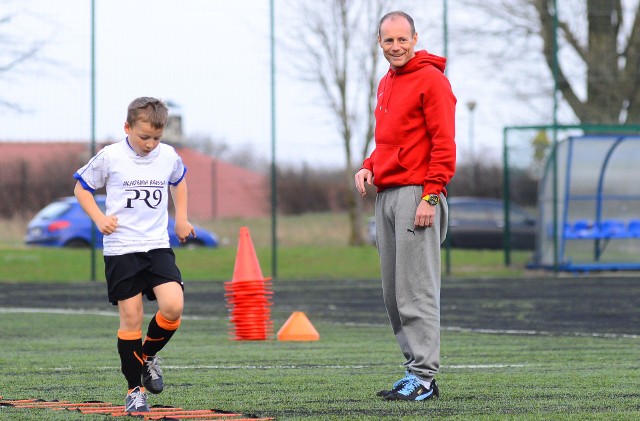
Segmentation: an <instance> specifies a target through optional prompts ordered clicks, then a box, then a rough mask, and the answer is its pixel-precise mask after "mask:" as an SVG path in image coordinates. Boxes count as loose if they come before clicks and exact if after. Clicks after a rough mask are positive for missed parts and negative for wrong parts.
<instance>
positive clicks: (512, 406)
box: [0, 310, 640, 420]
mask: <svg viewBox="0 0 640 421" xmlns="http://www.w3.org/2000/svg"><path fill="white" fill-rule="evenodd" d="M106 314H107V315H96V314H90V313H89V314H82V313H81V312H78V313H72V314H60V313H54V312H49V313H47V312H44V313H25V312H14V311H12V310H7V311H4V312H0V330H1V337H2V342H1V343H2V352H1V353H0V396H3V397H4V399H25V398H42V399H45V400H54V399H58V400H68V401H71V402H80V401H86V400H100V401H108V402H112V403H115V404H119V405H121V404H122V403H123V398H124V393H125V387H126V384H125V383H124V380H123V378H122V375H121V374H120V369H119V359H118V355H117V352H116V346H115V344H116V341H115V339H116V330H117V327H118V319H117V317H116V314H115V312H113V314H111V313H109V312H106ZM284 321H285V320H284V319H280V318H278V319H276V320H274V325H275V326H276V330H277V328H278V327H279V326H281V325H282V324H283V323H284ZM314 326H315V327H316V329H317V330H318V331H319V333H320V335H321V338H320V341H317V342H278V341H275V340H268V341H233V340H230V339H229V334H228V332H227V331H228V328H229V325H228V321H227V320H226V319H225V318H220V317H210V318H203V317H185V320H183V323H182V326H181V328H180V330H179V331H178V333H177V334H176V335H175V336H174V338H173V339H172V341H171V342H170V343H169V345H168V346H167V348H166V349H165V350H163V351H162V353H161V355H162V357H163V359H164V363H163V366H164V371H165V382H166V388H165V391H164V392H163V393H162V394H160V395H151V397H150V399H149V403H150V404H151V405H154V404H162V405H170V406H176V407H182V408H185V409H209V408H215V409H221V410H227V411H238V412H241V413H243V414H247V415H256V416H262V417H275V418H276V419H278V420H379V419H390V420H395V419H403V420H424V419H429V418H436V417H437V418H440V417H441V418H444V419H459V420H512V419H519V420H520V419H523V420H540V419H554V420H556V419H560V420H585V419H587V420H589V419H594V420H595V419H598V420H600V419H602V420H604V419H607V420H608V419H616V420H625V419H628V420H632V419H638V418H640V392H638V387H637V386H638V384H639V383H640V367H639V366H638V355H639V351H640V341H639V339H638V338H637V337H633V336H632V337H610V338H607V337H588V336H575V337H574V336H554V335H547V336H539V335H508V334H486V333H479V332H459V331H449V330H444V331H443V333H442V352H441V362H442V367H441V372H440V374H439V375H438V383H439V385H440V390H441V397H440V398H439V399H435V400H431V401H426V402H387V401H384V400H382V399H380V398H377V397H376V396H375V392H376V391H378V390H380V389H383V388H388V387H389V386H390V384H391V383H392V382H393V381H395V380H396V379H397V378H399V377H401V375H402V372H403V369H402V367H401V366H400V365H399V361H401V356H400V355H398V354H399V351H398V350H397V345H396V343H395V340H394V338H393V336H392V334H391V332H390V329H389V327H388V326H386V325H385V324H380V325H378V324H367V323H363V324H341V323H331V322H328V321H323V320H314ZM0 418H1V419H39V420H69V419H78V420H104V419H106V418H108V417H105V416H101V415H80V414H78V413H69V412H68V411H53V410H50V409H18V408H6V407H0Z"/></svg>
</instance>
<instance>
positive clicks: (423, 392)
mask: <svg viewBox="0 0 640 421" xmlns="http://www.w3.org/2000/svg"><path fill="white" fill-rule="evenodd" d="M438 396H440V390H439V389H438V385H437V384H436V380H435V379H433V380H431V382H430V383H429V386H428V387H427V386H425V385H423V384H422V382H421V381H420V379H418V378H417V377H414V378H412V379H409V381H408V382H406V383H405V384H404V386H403V387H402V388H401V389H400V390H398V391H397V392H393V393H391V394H389V395H387V396H385V399H387V400H390V401H426V400H427V399H431V398H436V397H438Z"/></svg>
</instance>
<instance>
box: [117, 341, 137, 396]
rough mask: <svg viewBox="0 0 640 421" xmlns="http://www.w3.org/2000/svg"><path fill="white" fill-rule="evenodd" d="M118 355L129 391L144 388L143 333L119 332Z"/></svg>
mask: <svg viewBox="0 0 640 421" xmlns="http://www.w3.org/2000/svg"><path fill="white" fill-rule="evenodd" d="M118 354H120V365H121V369H122V374H124V378H125V379H127V384H128V387H129V389H133V388H135V387H138V386H142V381H141V379H140V378H141V376H142V365H143V361H142V331H137V332H127V331H123V330H118Z"/></svg>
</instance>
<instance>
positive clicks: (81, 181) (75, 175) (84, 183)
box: [73, 172, 95, 193]
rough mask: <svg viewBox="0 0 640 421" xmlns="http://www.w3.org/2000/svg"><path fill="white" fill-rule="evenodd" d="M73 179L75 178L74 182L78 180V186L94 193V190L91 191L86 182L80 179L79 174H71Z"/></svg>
mask: <svg viewBox="0 0 640 421" xmlns="http://www.w3.org/2000/svg"><path fill="white" fill-rule="evenodd" d="M73 178H75V179H76V180H78V182H80V185H81V186H82V188H83V189H85V190H87V191H90V192H91V193H93V192H95V189H92V188H91V187H90V186H89V185H88V184H87V182H86V181H84V179H83V178H82V176H81V175H80V174H78V173H77V172H76V173H75V174H73Z"/></svg>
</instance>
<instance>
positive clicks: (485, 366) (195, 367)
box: [38, 364, 539, 371]
mask: <svg viewBox="0 0 640 421" xmlns="http://www.w3.org/2000/svg"><path fill="white" fill-rule="evenodd" d="M538 365H539V364H468V365H466V364H462V365H442V366H440V368H441V369H444V370H485V369H491V368H522V367H533V366H538ZM119 368H120V367H117V366H113V367H110V366H102V367H95V369H96V370H104V371H111V370H117V369H119ZM162 368H166V369H171V370H304V369H309V368H326V369H336V370H344V369H357V370H361V369H368V368H371V366H370V365H307V364H305V365H163V366H162ZM74 369H75V368H74V367H70V366H66V367H54V368H47V369H44V368H41V369H38V370H40V371H72V370H74Z"/></svg>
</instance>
